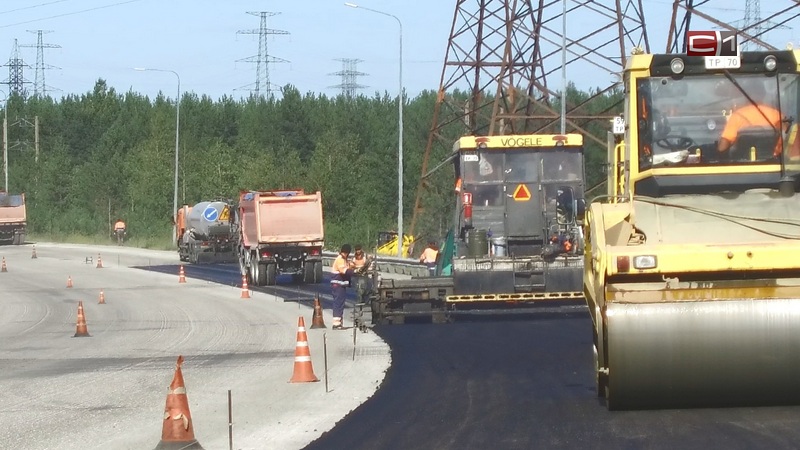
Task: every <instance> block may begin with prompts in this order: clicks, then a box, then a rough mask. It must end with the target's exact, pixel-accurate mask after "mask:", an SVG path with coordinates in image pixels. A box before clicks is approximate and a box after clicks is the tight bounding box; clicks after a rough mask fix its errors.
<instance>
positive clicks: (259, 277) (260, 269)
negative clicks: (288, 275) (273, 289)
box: [253, 263, 269, 286]
mask: <svg viewBox="0 0 800 450" xmlns="http://www.w3.org/2000/svg"><path fill="white" fill-rule="evenodd" d="M253 267H255V270H256V274H255V275H256V286H267V285H269V276H268V274H267V265H266V264H261V263H257V264H255V265H254V266H253Z"/></svg>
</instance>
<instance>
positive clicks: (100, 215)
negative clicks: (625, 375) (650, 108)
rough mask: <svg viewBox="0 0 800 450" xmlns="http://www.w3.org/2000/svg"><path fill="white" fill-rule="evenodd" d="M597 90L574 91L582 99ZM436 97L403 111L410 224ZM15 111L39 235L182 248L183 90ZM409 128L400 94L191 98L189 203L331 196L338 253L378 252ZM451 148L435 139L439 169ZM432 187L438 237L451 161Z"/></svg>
mask: <svg viewBox="0 0 800 450" xmlns="http://www.w3.org/2000/svg"><path fill="white" fill-rule="evenodd" d="M589 94H590V93H586V92H579V91H577V90H575V89H574V87H572V88H571V89H570V90H568V105H569V104H570V103H573V102H574V104H579V103H580V102H581V101H582V99H585V98H586V97H587V96H588V95H589ZM448 95H454V96H458V95H460V94H459V93H454V94H448ZM620 95H621V94H620V93H619V92H613V93H610V94H606V95H605V98H602V99H601V100H602V101H600V102H596V104H597V105H598V106H597V108H600V110H601V111H603V112H606V110H607V109H608V108H611V109H612V110H619V111H621V104H619V101H620ZM463 98H465V99H466V98H467V96H466V95H463ZM435 102H436V92H435V91H425V92H422V93H421V94H419V95H418V96H416V97H415V98H406V99H405V103H404V107H403V108H404V114H403V121H404V133H403V140H404V146H403V147H404V150H403V151H404V159H403V162H404V192H403V198H404V202H403V208H404V222H405V224H406V227H408V225H407V224H409V223H410V220H411V216H412V214H413V209H414V200H415V194H416V190H417V186H418V182H419V180H420V177H421V164H422V159H423V155H424V151H425V147H426V144H427V142H428V135H429V131H430V129H431V125H432V120H433V112H434V107H435ZM612 112H613V111H612ZM7 114H8V124H9V126H8V140H9V150H8V165H9V169H8V171H9V177H8V178H9V179H8V186H9V191H10V192H11V193H19V192H24V193H25V194H26V198H27V209H28V224H29V225H28V226H29V235H33V236H36V237H37V238H41V239H52V240H76V239H83V240H84V241H87V242H97V243H105V242H110V227H111V222H112V221H114V220H116V219H117V218H122V219H123V220H125V221H126V222H127V224H128V230H129V233H130V236H131V238H132V239H131V240H132V244H133V245H139V246H147V247H154V248H171V246H170V243H171V233H172V217H173V211H172V202H173V186H174V173H175V172H174V167H175V163H174V160H175V130H176V104H175V99H174V98H172V99H171V98H168V97H166V96H164V95H163V94H160V95H158V96H157V97H156V98H155V99H150V98H148V97H147V96H143V95H140V94H138V93H136V92H132V91H129V92H126V93H120V92H116V91H115V90H114V89H113V88H110V87H108V86H107V84H106V82H105V81H104V80H102V79H100V80H98V81H97V82H96V83H95V86H94V88H93V90H92V91H91V92H87V93H85V94H82V95H69V96H64V97H62V98H61V99H53V98H50V97H44V98H41V97H38V96H37V97H31V98H22V97H20V96H12V97H10V98H9V99H8V102H7ZM34 122H38V141H37V137H36V134H37V133H36V132H35V129H34V127H33V126H32V125H33V123H34ZM397 122H398V105H397V97H396V95H389V94H388V93H386V94H384V95H379V94H375V95H374V96H373V97H368V96H364V95H359V96H356V97H346V96H343V95H340V96H336V97H328V96H325V95H322V94H314V93H307V94H301V93H300V92H299V91H298V90H297V89H296V88H294V87H292V86H291V85H287V86H286V87H284V88H283V89H282V91H281V95H280V96H279V98H273V97H271V98H269V99H264V98H261V97H258V98H253V97H251V98H247V99H241V100H239V99H234V98H231V97H222V98H220V99H218V100H213V99H211V98H209V97H208V96H205V95H198V94H195V93H191V92H189V93H184V94H183V95H182V96H181V99H180V133H179V135H180V145H179V148H180V151H179V157H180V161H179V190H178V202H179V205H181V204H190V205H191V204H194V203H197V202H200V201H204V200H211V199H217V198H229V199H235V198H236V197H237V196H238V192H239V191H241V190H254V189H265V190H270V189H305V190H306V191H316V190H320V191H321V192H322V196H323V202H324V205H323V206H324V214H325V227H326V241H327V242H328V244H329V245H330V247H331V248H333V247H335V246H337V245H339V244H340V243H343V242H353V243H356V242H358V243H363V244H364V245H366V246H372V245H374V241H375V238H376V235H377V232H378V231H381V230H394V229H395V228H396V220H397V145H398V139H397V138H398V136H397V131H398V127H397ZM590 126H591V127H595V131H596V133H595V134H596V135H598V136H603V135H604V133H605V131H604V130H603V129H602V128H605V129H609V128H610V124H598V123H597V122H595V123H593V124H591V125H590ZM598 127H599V128H598ZM568 131H569V129H568ZM447 132H448V133H449V134H450V133H451V134H452V136H450V138H451V139H452V140H453V141H454V140H455V139H456V138H457V137H458V135H460V134H463V133H465V132H466V130H465V129H460V128H459V127H457V126H454V127H452V130H451V129H448V130H447ZM445 138H446V137H445ZM586 142H587V161H586V163H587V164H586V172H587V179H588V181H587V186H592V185H594V184H596V183H598V182H600V181H601V179H602V178H603V177H604V176H605V175H604V174H603V170H602V168H603V163H604V160H605V154H606V150H605V149H603V148H601V147H600V146H599V145H598V144H596V143H595V142H593V141H592V140H586ZM448 151H449V149H448V148H445V147H444V146H438V147H434V148H433V154H432V155H431V158H430V162H429V168H430V167H434V166H436V165H437V164H438V163H439V162H440V161H442V160H444V159H445V157H446V156H447V153H448ZM427 181H428V182H427V183H426V188H425V192H426V195H425V202H424V207H425V211H424V213H423V214H421V215H420V217H419V221H418V224H417V230H416V233H415V234H416V236H417V238H418V239H430V238H434V239H436V238H438V237H439V236H441V235H442V234H443V233H444V232H445V231H446V229H447V228H448V227H449V222H450V220H451V217H452V214H451V211H452V207H451V204H452V203H453V197H452V196H453V183H454V179H453V170H452V166H451V165H445V166H443V167H442V168H441V169H440V170H439V171H437V172H436V173H435V174H434V175H432V176H430V177H428V179H427ZM406 231H408V230H406Z"/></svg>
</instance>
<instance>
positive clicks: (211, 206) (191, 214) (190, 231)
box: [176, 201, 237, 264]
mask: <svg viewBox="0 0 800 450" xmlns="http://www.w3.org/2000/svg"><path fill="white" fill-rule="evenodd" d="M231 209H232V206H231V204H230V202H227V201H206V202H200V203H198V204H196V205H194V206H189V205H184V206H183V207H181V209H179V210H178V211H177V214H176V225H177V226H176V233H177V241H178V255H179V256H180V259H181V261H187V262H189V263H191V264H201V263H224V262H235V261H236V251H235V250H236V239H237V234H236V224H235V223H234V222H233V220H232V214H231Z"/></svg>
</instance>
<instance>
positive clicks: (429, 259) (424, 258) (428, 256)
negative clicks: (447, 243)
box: [419, 241, 439, 277]
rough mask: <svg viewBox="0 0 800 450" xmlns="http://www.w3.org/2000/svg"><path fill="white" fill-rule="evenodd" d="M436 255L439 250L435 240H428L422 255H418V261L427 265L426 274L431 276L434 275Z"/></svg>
mask: <svg viewBox="0 0 800 450" xmlns="http://www.w3.org/2000/svg"><path fill="white" fill-rule="evenodd" d="M438 256H439V250H438V248H437V246H436V242H433V241H430V242H428V246H427V247H425V250H424V251H423V252H422V255H421V256H420V257H419V262H421V263H423V264H425V265H426V266H427V267H428V274H429V275H430V276H432V277H434V276H436V258H437V257H438Z"/></svg>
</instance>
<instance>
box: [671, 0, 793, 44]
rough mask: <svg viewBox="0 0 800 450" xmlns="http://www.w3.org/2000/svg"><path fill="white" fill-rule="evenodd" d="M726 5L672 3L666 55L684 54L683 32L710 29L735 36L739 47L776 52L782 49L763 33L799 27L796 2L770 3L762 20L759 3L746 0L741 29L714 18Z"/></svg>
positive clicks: (692, 0)
mask: <svg viewBox="0 0 800 450" xmlns="http://www.w3.org/2000/svg"><path fill="white" fill-rule="evenodd" d="M751 2H752V3H751ZM729 3H730V2H727V1H726V0H717V1H712V0H675V3H674V4H673V7H672V20H671V21H670V28H669V36H668V38H667V52H668V53H686V31H688V30H690V29H691V30H703V29H710V28H711V27H716V28H719V29H723V30H729V31H733V32H736V33H738V35H739V45H740V47H741V48H746V47H747V46H748V45H750V44H755V45H756V46H758V47H761V48H762V49H765V50H778V49H780V48H783V47H784V46H783V45H780V44H778V45H777V46H776V45H772V44H770V43H768V42H767V40H766V34H767V33H768V32H770V31H773V30H776V29H779V28H796V27H798V26H800V20H798V18H800V1H798V0H770V2H769V3H770V8H772V9H773V10H774V11H775V12H773V13H772V14H769V15H768V16H767V17H763V18H762V17H761V5H760V3H759V2H758V0H747V4H746V8H745V20H744V23H743V24H741V25H740V26H736V24H734V23H732V22H731V23H727V22H723V21H721V20H719V19H717V18H716V17H717V16H718V13H717V11H718V10H720V9H722V8H725V7H726V6H729Z"/></svg>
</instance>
